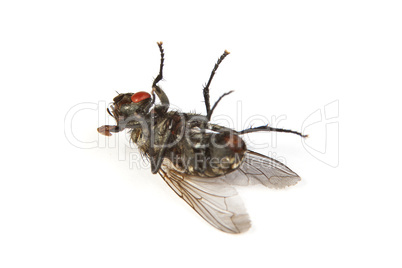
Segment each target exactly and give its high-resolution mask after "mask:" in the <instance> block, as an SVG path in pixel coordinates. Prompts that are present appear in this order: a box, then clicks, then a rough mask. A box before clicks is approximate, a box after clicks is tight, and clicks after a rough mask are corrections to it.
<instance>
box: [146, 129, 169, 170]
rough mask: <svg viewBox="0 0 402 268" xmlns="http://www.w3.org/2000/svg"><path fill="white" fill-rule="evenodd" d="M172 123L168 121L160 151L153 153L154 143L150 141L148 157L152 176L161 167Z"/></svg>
mask: <svg viewBox="0 0 402 268" xmlns="http://www.w3.org/2000/svg"><path fill="white" fill-rule="evenodd" d="M172 123H173V121H170V125H169V127H168V129H167V131H166V132H165V134H164V135H163V137H162V143H161V144H162V148H160V150H159V151H158V152H155V148H154V145H155V142H153V141H152V140H151V146H150V147H149V156H150V160H151V172H152V174H156V173H158V171H159V169H160V167H161V165H162V162H163V158H164V157H165V153H166V149H167V144H168V142H169V138H170V136H171V133H172V131H171V130H172ZM153 138H154V137H153Z"/></svg>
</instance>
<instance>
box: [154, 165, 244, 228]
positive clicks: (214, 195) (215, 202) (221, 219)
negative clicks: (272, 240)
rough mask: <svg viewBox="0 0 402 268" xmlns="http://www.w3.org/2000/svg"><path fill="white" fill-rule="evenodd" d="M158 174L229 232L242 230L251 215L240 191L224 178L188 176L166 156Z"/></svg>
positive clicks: (218, 226) (214, 224)
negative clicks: (238, 192) (176, 167)
mask: <svg viewBox="0 0 402 268" xmlns="http://www.w3.org/2000/svg"><path fill="white" fill-rule="evenodd" d="M159 174H160V175H161V176H162V178H163V179H164V180H165V182H166V183H167V184H168V185H169V186H170V188H172V190H173V191H175V193H176V194H177V195H178V196H180V197H181V198H182V199H183V200H184V201H186V202H187V204H189V205H190V206H191V207H192V208H193V209H194V210H195V211H196V212H197V213H198V214H200V216H201V217H203V218H204V219H205V220H206V221H207V222H208V223H210V224H211V225H212V226H214V227H215V228H217V229H219V230H221V231H224V232H227V233H242V232H245V231H247V230H248V229H249V228H250V226H251V223H250V219H249V216H248V214H247V212H246V209H245V207H244V205H243V202H242V200H241V198H240V197H239V195H238V194H237V191H236V190H235V189H234V188H233V187H232V186H230V185H229V184H227V183H226V182H225V181H223V180H222V178H201V177H195V176H189V175H187V174H184V173H182V172H180V171H179V170H176V169H175V168H174V167H173V165H172V163H171V162H170V161H169V160H167V159H166V158H165V159H164V162H163V164H162V166H161V168H160V170H159Z"/></svg>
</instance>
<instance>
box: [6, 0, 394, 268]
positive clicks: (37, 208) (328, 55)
mask: <svg viewBox="0 0 402 268" xmlns="http://www.w3.org/2000/svg"><path fill="white" fill-rule="evenodd" d="M401 13H402V9H401V6H400V5H399V1H331V2H329V1H247V2H245V1H241V2H240V1H201V2H197V3H195V2H190V1H146V2H145V1H138V2H136V1H113V2H112V1H64V2H61V1H2V3H1V4H0V38H1V42H0V86H1V93H0V94H1V100H2V117H1V119H2V126H1V134H0V135H1V143H2V146H1V153H2V156H3V160H2V164H1V167H2V168H1V171H2V172H1V181H0V217H1V219H0V266H1V267H156V265H159V266H161V265H163V266H166V265H172V266H173V265H174V266H175V267H401V266H402V260H401V255H400V254H401V249H402V244H401V243H402V242H401V241H402V232H401V225H402V220H401V204H402V197H401V187H402V180H401V179H402V178H401V172H400V168H399V166H400V152H401V149H402V148H401V138H400V133H401V124H400V120H399V117H400V114H401V108H400V99H401V98H400V95H399V94H398V93H399V92H400V91H401V86H402V80H401V71H402V52H401V51H402V49H401V48H402V38H401V30H402V29H401V28H402V27H401V26H402V19H401ZM157 41H163V42H164V48H165V52H166V62H165V73H164V75H165V80H164V81H162V82H161V84H160V85H161V86H162V87H163V88H164V90H165V91H166V92H167V94H168V96H169V98H170V100H171V102H172V104H174V105H176V106H177V107H180V108H181V109H182V110H183V111H190V110H191V111H194V110H195V111H197V112H202V113H203V112H204V106H203V105H204V104H203V102H202V100H203V99H202V91H201V90H202V86H203V84H204V83H205V82H206V81H207V79H208V76H209V73H210V71H211V69H212V67H213V64H214V63H215V62H216V60H217V58H218V57H219V56H220V55H221V53H222V52H223V50H224V49H227V50H229V51H230V52H231V54H230V55H229V56H228V57H227V58H226V59H225V61H224V62H223V64H222V65H221V67H220V69H219V71H218V73H217V75H216V79H215V80H214V81H213V83H212V87H211V97H212V100H216V99H217V98H218V97H219V96H220V94H222V93H224V92H226V91H229V90H235V92H234V93H233V94H232V95H230V96H228V97H226V98H225V99H224V100H223V101H222V103H221V105H220V106H219V107H218V109H217V110H216V116H221V117H220V118H223V116H228V117H230V118H232V119H233V122H234V125H233V127H234V128H236V129H240V128H242V127H247V126H248V125H249V124H251V122H249V121H247V120H248V119H250V118H256V117H255V116H256V115H257V116H259V117H258V118H263V117H265V118H266V120H268V121H275V120H272V119H273V117H272V116H276V117H280V118H284V117H283V116H286V120H282V121H280V122H279V124H278V125H277V126H278V127H284V128H291V129H294V130H298V131H300V130H302V128H304V127H305V128H304V130H303V131H304V132H306V133H307V134H309V135H310V137H309V138H308V139H307V140H305V143H303V142H302V141H301V139H300V138H299V137H297V136H295V135H290V134H278V135H272V134H270V133H262V134H255V135H248V136H247V137H246V140H247V141H248V142H249V144H250V146H249V147H250V148H251V149H255V150H257V151H259V152H261V153H264V154H268V155H271V156H274V157H276V158H278V159H280V160H284V161H286V163H287V165H288V166H289V167H290V168H291V169H293V170H294V171H296V172H297V173H298V174H299V175H300V176H301V177H302V179H303V181H302V182H301V183H300V184H298V185H297V186H295V187H292V188H289V189H286V190H283V191H275V190H271V189H266V188H264V187H262V186H261V187H258V186H255V187H246V188H239V189H238V190H239V193H240V194H241V196H242V199H243V201H244V203H245V205H246V207H247V209H248V212H249V214H250V217H251V219H252V221H253V227H252V228H251V229H250V230H249V231H248V232H247V233H245V234H242V235H229V234H226V233H222V232H220V231H217V230H215V229H214V228H212V227H211V226H209V225H208V224H207V223H205V222H204V221H203V220H202V219H201V218H200V217H199V216H198V215H197V214H196V213H195V212H193V211H192V209H191V208H190V207H188V206H187V204H185V203H184V202H183V201H182V200H180V199H179V198H178V197H177V196H176V195H175V194H174V193H173V192H172V191H171V190H170V189H169V187H167V186H166V185H165V183H164V182H163V181H162V180H161V178H159V176H157V175H152V174H151V172H150V170H149V169H147V168H138V167H135V166H132V167H131V168H130V160H129V159H128V158H127V156H129V154H130V152H131V153H138V151H137V149H136V148H135V146H134V145H133V146H132V147H133V148H132V149H129V150H126V151H125V150H124V147H123V148H120V149H119V148H118V147H117V146H115V145H116V144H117V143H116V142H117V141H119V144H122V142H123V145H124V142H125V141H126V139H125V135H124V133H121V134H120V135H115V136H113V137H112V138H110V139H108V140H106V139H105V138H103V137H100V136H99V135H98V133H97V132H96V128H97V127H98V126H101V125H103V124H105V123H107V122H109V123H112V121H107V120H109V119H108V118H107V116H106V111H105V107H104V106H105V103H108V102H110V101H111V100H112V98H113V97H114V96H115V95H116V93H115V91H116V90H117V91H119V92H135V91H140V90H145V91H149V90H150V86H151V83H152V79H153V77H155V76H156V75H157V72H158V68H159V52H158V48H157V46H156V42H157ZM239 103H241V110H240V111H241V113H239V105H240V104H239ZM330 103H332V105H330V106H329V108H328V111H330V115H331V116H330V117H332V118H330V120H329V121H328V122H329V123H331V122H332V124H330V125H329V124H327V123H328V122H327V121H325V117H323V120H322V121H320V122H318V123H316V124H314V125H308V124H307V126H306V124H305V125H304V126H303V122H305V120H308V119H309V116H310V115H311V114H314V113H315V115H317V113H316V112H317V111H318V114H319V113H320V112H319V111H323V110H322V109H323V108H324V106H326V105H327V104H330ZM98 104H100V107H99V109H98ZM334 104H335V106H334ZM337 104H339V110H337V108H338V106H337ZM77 105H78V106H77ZM83 108H85V109H84V110H83ZM320 109H321V110H320ZM338 111H339V116H337V112H338ZM239 114H241V118H239V117H238V115H239ZM322 115H323V116H324V114H322ZM216 119H219V118H218V117H216ZM310 119H311V118H310ZM310 119H309V120H310ZM264 121H265V120H263V121H258V122H254V125H255V126H257V125H259V124H261V123H267V121H265V122H264ZM326 127H327V128H326ZM338 127H339V132H338ZM72 134H73V135H74V136H71V135H72ZM275 137H276V141H275ZM273 141H274V142H273ZM338 141H339V144H338ZM256 142H260V143H261V142H265V145H266V144H267V143H269V144H270V145H271V146H269V147H267V146H265V147H263V148H261V147H258V146H256ZM253 146H254V147H253ZM325 146H327V147H325ZM84 147H93V148H87V149H85V148H84ZM325 148H327V150H326V151H325V150H324V149H325ZM314 150H318V151H321V153H317V152H315V151H314ZM314 152H315V153H314ZM338 153H339V154H338ZM312 154H314V155H315V156H313V155H312ZM338 160H339V162H338ZM134 163H140V161H135V162H134Z"/></svg>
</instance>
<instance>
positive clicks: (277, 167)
mask: <svg viewBox="0 0 402 268" xmlns="http://www.w3.org/2000/svg"><path fill="white" fill-rule="evenodd" d="M223 179H224V180H225V181H226V182H227V183H229V184H231V185H242V186H245V185H252V184H263V185H265V186H267V187H269V188H284V187H286V186H292V185H295V184H296V183H298V182H299V181H300V180H301V179H300V177H299V175H297V174H296V173H295V172H293V171H292V170H291V169H290V168H288V167H287V166H285V165H284V164H282V163H281V162H279V161H277V160H275V159H272V158H270V157H268V156H265V155H262V154H259V153H256V152H253V151H247V152H246V153H245V156H244V160H243V163H242V164H241V165H240V167H239V168H238V169H236V170H235V171H233V172H231V173H229V174H227V175H225V176H224V177H223Z"/></svg>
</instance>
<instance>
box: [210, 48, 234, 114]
mask: <svg viewBox="0 0 402 268" xmlns="http://www.w3.org/2000/svg"><path fill="white" fill-rule="evenodd" d="M229 53H230V52H228V51H227V50H225V52H223V54H222V56H221V57H220V58H219V59H218V61H217V62H216V63H215V66H214V68H213V69H212V72H211V75H210V76H209V80H208V83H207V84H206V85H205V87H204V89H203V92H204V100H205V108H206V109H207V118H208V121H209V120H211V115H212V112H213V111H214V109H215V107H216V105H217V104H218V103H219V101H220V100H221V99H222V98H223V97H224V96H226V95H229V94H230V93H232V91H230V92H227V93H225V94H223V95H222V96H221V97H220V98H219V99H218V101H217V102H216V103H215V104H214V106H213V107H212V109H211V103H210V102H209V86H210V85H211V82H212V79H213V78H214V75H215V73H216V70H218V67H219V64H221V62H222V61H223V59H224V58H225V57H226V56H227V55H229Z"/></svg>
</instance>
